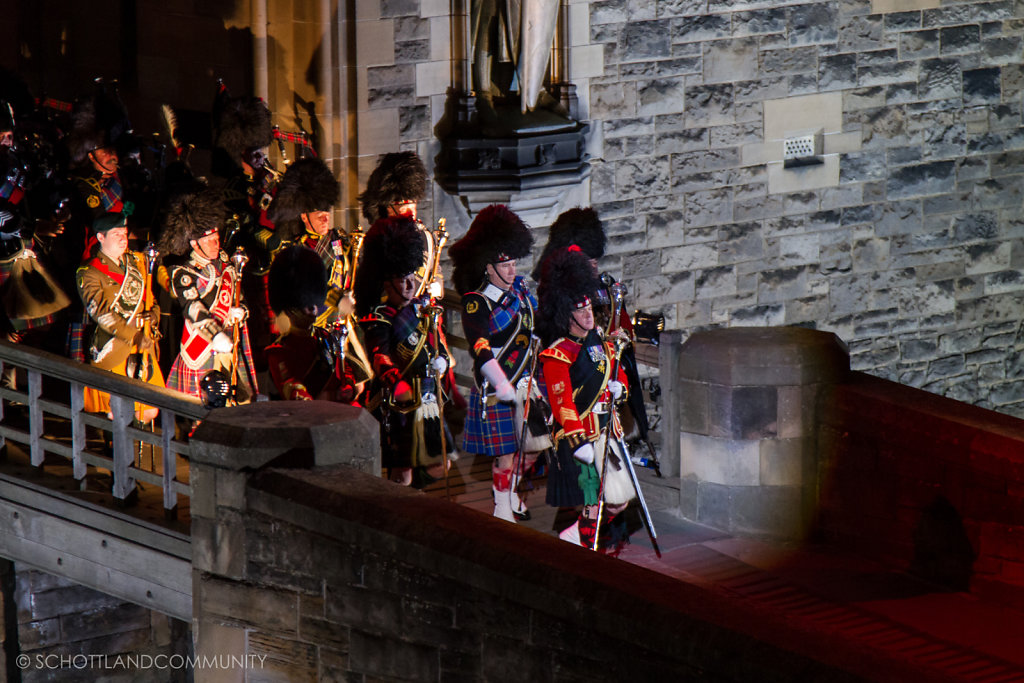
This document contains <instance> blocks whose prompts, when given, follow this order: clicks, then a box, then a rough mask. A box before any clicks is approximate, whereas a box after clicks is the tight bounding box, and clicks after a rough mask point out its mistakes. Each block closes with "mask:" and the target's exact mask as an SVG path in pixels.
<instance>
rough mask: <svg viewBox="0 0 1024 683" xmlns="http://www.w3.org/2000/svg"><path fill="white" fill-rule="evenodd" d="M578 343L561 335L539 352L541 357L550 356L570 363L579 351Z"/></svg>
mask: <svg viewBox="0 0 1024 683" xmlns="http://www.w3.org/2000/svg"><path fill="white" fill-rule="evenodd" d="M579 350H580V345H579V344H578V343H576V342H574V341H572V340H571V339H567V338H565V337H562V338H561V339H559V340H557V341H556V342H555V343H554V344H552V345H551V346H549V347H548V348H546V349H544V350H543V351H541V352H540V357H541V358H552V359H554V360H558V361H561V362H563V363H572V362H573V359H575V358H576V355H577V354H578V353H579Z"/></svg>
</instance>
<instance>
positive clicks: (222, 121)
mask: <svg viewBox="0 0 1024 683" xmlns="http://www.w3.org/2000/svg"><path fill="white" fill-rule="evenodd" d="M213 117H214V120H213V144H214V146H216V147H221V148H223V149H224V151H226V152H227V153H228V156H229V157H231V159H232V160H234V161H235V163H238V159H240V158H241V157H242V155H243V154H245V152H247V151H248V150H250V149H262V148H263V147H266V146H267V145H269V144H270V143H271V142H273V141H274V127H273V125H272V124H271V116H270V109H268V108H267V105H266V104H264V102H263V100H261V99H260V98H258V97H233V96H231V95H228V94H226V92H225V91H222V92H221V94H219V95H218V98H217V102H216V103H215V105H214V112H213Z"/></svg>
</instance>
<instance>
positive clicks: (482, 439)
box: [462, 386, 522, 457]
mask: <svg viewBox="0 0 1024 683" xmlns="http://www.w3.org/2000/svg"><path fill="white" fill-rule="evenodd" d="M480 412H481V411H480V390H479V389H478V388H477V387H475V386H474V387H473V390H472V391H470V393H469V405H468V406H467V407H466V424H465V427H464V428H463V433H462V450H463V451H464V452H466V453H477V454H479V455H488V456H491V457H496V456H499V455H510V454H512V453H515V452H516V451H517V450H518V437H519V435H518V434H517V433H516V431H517V429H521V428H522V425H519V424H517V423H516V416H515V408H514V407H513V405H512V404H511V403H504V402H500V401H499V402H498V403H495V404H494V405H493V406H487V421H486V422H484V420H482V419H481V417H480Z"/></svg>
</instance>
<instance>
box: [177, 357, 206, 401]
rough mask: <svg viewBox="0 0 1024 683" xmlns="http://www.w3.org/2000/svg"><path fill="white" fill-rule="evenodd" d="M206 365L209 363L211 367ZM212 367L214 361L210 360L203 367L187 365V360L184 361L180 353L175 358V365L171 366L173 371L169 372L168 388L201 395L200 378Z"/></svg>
mask: <svg viewBox="0 0 1024 683" xmlns="http://www.w3.org/2000/svg"><path fill="white" fill-rule="evenodd" d="M206 365H209V367H206ZM212 369H213V363H212V362H210V363H208V364H204V365H203V367H200V368H196V369H195V370H193V369H192V368H190V367H189V366H187V365H185V361H183V360H182V359H181V356H180V355H179V356H178V357H177V358H175V359H174V365H172V366H171V371H170V372H169V373H167V388H168V389H177V390H178V391H180V392H181V393H183V394H191V395H192V396H199V380H201V379H202V378H203V375H205V374H206V373H208V372H209V371H210V370H212Z"/></svg>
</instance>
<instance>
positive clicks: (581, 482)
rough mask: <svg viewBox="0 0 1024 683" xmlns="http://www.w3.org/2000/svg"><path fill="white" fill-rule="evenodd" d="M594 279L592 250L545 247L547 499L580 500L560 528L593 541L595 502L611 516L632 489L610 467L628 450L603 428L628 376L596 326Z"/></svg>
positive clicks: (564, 503) (561, 503)
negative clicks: (551, 444)
mask: <svg viewBox="0 0 1024 683" xmlns="http://www.w3.org/2000/svg"><path fill="white" fill-rule="evenodd" d="M596 284H597V280H596V275H595V273H594V268H593V266H592V265H591V264H590V259H589V257H588V256H587V255H586V254H585V253H584V252H583V251H582V250H581V249H580V248H579V247H578V246H576V245H570V246H569V247H567V248H564V249H556V250H553V251H552V253H551V254H549V256H548V258H547V259H546V260H545V261H544V264H543V268H542V270H541V280H540V287H539V288H538V295H539V298H540V308H539V310H538V318H539V320H540V323H541V325H540V327H541V330H542V339H543V340H544V341H545V343H547V344H548V346H547V348H546V349H544V350H543V351H541V353H540V360H541V367H542V370H543V374H544V382H545V386H546V387H547V391H548V400H549V401H550V403H551V411H552V415H553V417H554V424H553V427H554V430H555V434H554V437H555V445H556V457H555V459H554V463H553V464H552V467H551V470H550V472H549V474H548V491H547V501H548V504H549V505H553V506H555V507H574V506H579V505H582V506H583V510H582V512H581V513H580V516H579V518H578V520H577V521H576V522H575V523H573V524H572V525H571V526H569V527H568V528H566V529H564V530H563V531H562V532H561V533H560V534H559V535H560V536H561V537H562V538H563V539H564V540H566V541H569V542H571V543H575V544H579V545H584V546H587V547H592V544H593V541H594V535H595V533H596V529H597V525H598V523H599V520H598V515H599V510H600V507H599V506H598V503H599V501H600V500H602V499H603V500H604V502H605V503H606V504H607V507H606V508H605V509H606V510H607V511H608V512H609V515H610V516H614V515H616V514H617V513H618V512H620V511H621V510H622V509H624V508H625V506H626V505H627V504H628V503H629V501H630V500H631V499H632V498H633V497H634V496H635V491H634V489H633V488H632V482H631V480H630V478H629V474H628V471H627V470H626V468H625V467H621V468H617V467H616V466H615V463H617V462H619V460H620V459H621V458H624V457H627V458H628V457H629V454H628V453H623V452H622V451H621V449H620V448H619V440H618V439H617V438H612V437H610V436H609V434H608V432H609V430H610V429H612V428H613V425H614V424H615V423H613V422H612V421H611V420H610V414H611V411H612V410H615V409H616V407H615V403H616V402H617V401H620V400H623V399H624V397H625V390H626V375H625V373H624V372H623V371H622V366H621V365H619V364H618V363H616V361H615V358H616V356H617V347H616V344H615V343H613V342H612V341H611V340H606V339H604V338H603V337H602V335H601V334H600V333H599V332H598V331H597V329H595V324H594V312H593V307H592V297H593V292H594V290H595V288H596ZM613 368H617V372H616V373H615V374H614V375H613V370H612V369H613ZM613 436H615V437H619V436H621V434H615V435H613ZM606 458H607V460H608V462H609V463H611V464H612V466H608V465H606V463H605V460H606ZM602 473H603V474H604V475H605V476H604V478H603V479H602Z"/></svg>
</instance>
